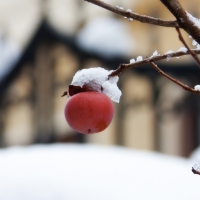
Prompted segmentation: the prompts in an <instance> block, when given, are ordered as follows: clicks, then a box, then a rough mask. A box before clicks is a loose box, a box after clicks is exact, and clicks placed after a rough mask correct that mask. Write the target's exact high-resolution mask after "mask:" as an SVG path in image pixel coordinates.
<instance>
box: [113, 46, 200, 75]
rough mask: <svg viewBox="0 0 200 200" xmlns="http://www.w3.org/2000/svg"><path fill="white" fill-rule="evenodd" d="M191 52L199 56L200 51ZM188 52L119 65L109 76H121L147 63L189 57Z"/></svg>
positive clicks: (157, 56) (178, 52)
mask: <svg viewBox="0 0 200 200" xmlns="http://www.w3.org/2000/svg"><path fill="white" fill-rule="evenodd" d="M192 51H193V52H194V53H196V54H200V50H199V49H192ZM189 54H190V52H189V51H186V52H185V51H176V52H171V51H169V53H165V54H163V55H159V54H158V55H156V56H150V57H148V58H145V59H143V60H141V61H136V62H131V63H129V64H120V66H119V68H118V69H116V70H114V71H113V72H112V73H111V74H110V75H109V76H110V77H112V76H116V75H117V76H118V75H119V74H121V73H122V72H123V71H125V70H127V69H130V68H135V67H139V66H141V65H143V64H146V63H149V62H155V61H159V60H164V59H168V58H173V57H179V56H184V55H189Z"/></svg>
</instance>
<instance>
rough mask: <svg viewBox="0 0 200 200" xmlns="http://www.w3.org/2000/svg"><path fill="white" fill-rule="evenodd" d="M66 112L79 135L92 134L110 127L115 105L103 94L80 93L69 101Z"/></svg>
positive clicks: (67, 119) (66, 116)
mask: <svg viewBox="0 0 200 200" xmlns="http://www.w3.org/2000/svg"><path fill="white" fill-rule="evenodd" d="M64 112H65V118H66V121H67V122H68V124H69V126H70V127H71V128H72V129H74V130H75V131H77V132H79V133H83V134H92V133H98V132H101V131H103V130H104V129H106V128H107V127H108V126H109V124H110V123H111V121H112V118H113V115H114V105H113V102H112V101H111V100H110V98H109V97H108V96H107V95H105V94H103V93H99V92H93V91H89V92H80V93H78V94H75V95H73V96H71V97H70V98H69V99H68V101H67V103H66V105H65V110H64Z"/></svg>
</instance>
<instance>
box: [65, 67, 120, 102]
mask: <svg viewBox="0 0 200 200" xmlns="http://www.w3.org/2000/svg"><path fill="white" fill-rule="evenodd" d="M111 72H112V71H108V70H106V69H104V68H101V67H96V68H89V69H82V70H80V71H78V72H77V73H76V74H75V75H74V77H73V80H72V83H71V85H73V86H80V87H81V88H85V89H86V90H91V91H96V92H100V93H104V94H106V95H107V96H108V97H109V98H110V99H111V100H112V101H114V102H117V103H119V100H120V96H121V94H122V93H121V91H120V90H119V88H118V86H117V82H118V80H119V77H118V76H114V77H109V74H111ZM69 95H70V94H69Z"/></svg>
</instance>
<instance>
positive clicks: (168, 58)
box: [165, 50, 173, 61]
mask: <svg viewBox="0 0 200 200" xmlns="http://www.w3.org/2000/svg"><path fill="white" fill-rule="evenodd" d="M172 53H173V51H172V50H169V51H168V52H166V53H165V54H168V55H167V58H166V60H167V61H169V60H170V59H171V54H172Z"/></svg>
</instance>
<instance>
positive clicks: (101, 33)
mask: <svg viewBox="0 0 200 200" xmlns="http://www.w3.org/2000/svg"><path fill="white" fill-rule="evenodd" d="M76 42H77V44H78V45H79V46H80V47H81V48H82V49H84V50H86V51H88V52H91V53H98V54H101V55H103V56H105V57H113V56H127V55H130V53H131V52H133V50H134V49H135V42H134V39H133V36H132V35H131V34H130V31H129V27H128V25H127V24H125V23H123V22H122V21H120V20H118V19H112V18H109V17H99V18H93V19H91V20H89V22H88V23H87V24H86V25H85V26H84V27H83V29H82V30H81V31H80V32H79V33H78V35H77V37H76Z"/></svg>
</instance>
